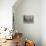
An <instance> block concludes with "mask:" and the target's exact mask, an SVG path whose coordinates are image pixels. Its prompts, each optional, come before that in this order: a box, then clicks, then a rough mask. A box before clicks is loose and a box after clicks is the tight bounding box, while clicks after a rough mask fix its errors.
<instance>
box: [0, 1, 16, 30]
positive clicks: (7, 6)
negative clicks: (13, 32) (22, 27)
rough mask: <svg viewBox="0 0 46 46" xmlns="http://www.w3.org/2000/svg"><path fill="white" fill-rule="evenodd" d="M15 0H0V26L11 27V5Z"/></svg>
mask: <svg viewBox="0 0 46 46" xmlns="http://www.w3.org/2000/svg"><path fill="white" fill-rule="evenodd" d="M15 2H16V0H0V27H7V28H9V29H12V6H13V4H14V3H15Z"/></svg>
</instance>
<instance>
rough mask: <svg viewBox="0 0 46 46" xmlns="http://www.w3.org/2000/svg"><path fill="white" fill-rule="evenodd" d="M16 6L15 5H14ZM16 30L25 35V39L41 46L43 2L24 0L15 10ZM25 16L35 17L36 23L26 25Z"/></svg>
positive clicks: (39, 0)
mask: <svg viewBox="0 0 46 46" xmlns="http://www.w3.org/2000/svg"><path fill="white" fill-rule="evenodd" d="M14 6H15V5H14ZM13 10H15V12H14V11H13V12H14V16H15V28H16V29H17V30H18V31H19V32H22V33H23V34H24V37H25V38H26V37H27V38H28V39H32V40H34V41H35V42H36V46H41V45H40V44H41V43H40V42H41V0H23V2H22V3H20V5H18V7H17V8H16V7H15V8H14V9H13ZM24 15H33V16H34V23H33V24H32V23H30V24H27V23H26V24H25V23H24V22H23V16H24Z"/></svg>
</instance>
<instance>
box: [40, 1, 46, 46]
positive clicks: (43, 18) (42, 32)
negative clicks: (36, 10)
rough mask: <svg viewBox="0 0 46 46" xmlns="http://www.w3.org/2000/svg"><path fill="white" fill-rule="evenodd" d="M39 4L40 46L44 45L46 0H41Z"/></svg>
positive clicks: (45, 40)
mask: <svg viewBox="0 0 46 46" xmlns="http://www.w3.org/2000/svg"><path fill="white" fill-rule="evenodd" d="M41 4H42V5H41V15H42V16H41V38H42V46H46V0H42V2H41Z"/></svg>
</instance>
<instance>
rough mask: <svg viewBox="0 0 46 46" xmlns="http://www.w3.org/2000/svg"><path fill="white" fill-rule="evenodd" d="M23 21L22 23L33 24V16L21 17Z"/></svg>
mask: <svg viewBox="0 0 46 46" xmlns="http://www.w3.org/2000/svg"><path fill="white" fill-rule="evenodd" d="M23 21H24V23H34V16H32V15H30V16H29V15H28V16H26V15H25V16H23Z"/></svg>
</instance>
